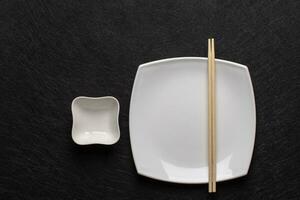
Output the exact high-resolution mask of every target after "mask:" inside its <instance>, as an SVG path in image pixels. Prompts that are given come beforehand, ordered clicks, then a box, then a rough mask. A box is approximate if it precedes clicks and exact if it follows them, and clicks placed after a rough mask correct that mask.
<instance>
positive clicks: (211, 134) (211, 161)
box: [208, 39, 216, 193]
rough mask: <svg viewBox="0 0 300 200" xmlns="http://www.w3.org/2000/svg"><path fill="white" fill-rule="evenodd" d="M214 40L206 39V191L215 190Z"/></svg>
mask: <svg viewBox="0 0 300 200" xmlns="http://www.w3.org/2000/svg"><path fill="white" fill-rule="evenodd" d="M215 81H216V65H215V42H214V39H208V192H210V193H211V192H216V98H215V93H216V91H215Z"/></svg>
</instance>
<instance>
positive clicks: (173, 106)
mask: <svg viewBox="0 0 300 200" xmlns="http://www.w3.org/2000/svg"><path fill="white" fill-rule="evenodd" d="M216 79H217V81H216V98H217V100H216V120H217V124H216V126H217V181H223V180H228V179H233V178H237V177H240V176H243V175H246V174H247V172H248V169H249V165H250V162H251V157H252V152H253V147H254V139H255V126H256V113H255V101H254V93H253V88H252V83H251V79H250V74H249V71H248V68H247V67H246V66H243V65H240V64H237V63H233V62H228V61H224V60H218V59H217V60H216ZM207 82H208V81H207V58H199V57H184V58H173V59H165V60H159V61H155V62H150V63H146V64H143V65H141V66H140V67H139V69H138V71H137V74H136V78H135V82H134V87H133V92H132V97H131V103H130V140H131V146H132V151H133V157H134V161H135V165H136V168H137V171H138V173H139V174H141V175H144V176H147V177H151V178H154V179H158V180H163V181H169V182H176V183H207V182H208V162H207V148H208V147H207V141H208V137H207V135H208V125H207V123H208V118H207V115H208V109H207V104H208V102H207V95H208V89H207V86H208V85H207Z"/></svg>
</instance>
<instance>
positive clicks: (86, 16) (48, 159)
mask: <svg viewBox="0 0 300 200" xmlns="http://www.w3.org/2000/svg"><path fill="white" fill-rule="evenodd" d="M299 13H300V3H299V1H296V0H290V1H283V0H281V1H280V0H277V1H270V0H265V1H259V0H252V1H246V0H243V1H231V0H229V1H221V0H220V1H216V0H207V1H199V0H190V1H177V0H173V1H172V0H159V1H157V0H153V1H133V0H117V1H95V0H89V1H78V0H76V1H75V0H72V1H71V0H68V1H66V0H56V1H54V0H53V1H46V0H39V1H35V0H31V1H21V0H20V1H17V0H1V1H0V47H1V48H0V67H1V68H0V69H1V75H0V92H1V97H0V100H1V101H0V116H1V120H0V133H1V137H0V198H1V199H30V200H32V199H84V200H85V199H155V200H159V199H180V200H188V199H227V200H229V199H230V200H231V199H300V190H299V188H300V182H299V177H300V173H299V171H300V170H299V167H300V166H299V164H300V153H299V152H300V148H299V147H300V145H299V93H298V95H297V93H296V92H297V91H296V89H297V87H298V89H299V67H300V66H299V64H300V63H299V55H300V54H299V52H300V51H299V50H300V48H299V35H300V32H299V30H300V29H299V17H300V16H299ZM210 36H214V37H215V38H216V45H217V52H216V54H217V57H218V58H222V59H226V60H230V61H234V62H238V63H242V64H245V65H247V66H248V67H249V70H250V73H251V76H252V81H253V85H254V90H255V96H256V106H257V136H256V142H255V150H254V156H253V160H252V164H251V167H250V171H249V174H248V175H247V176H245V177H243V178H240V179H236V180H232V181H228V182H223V183H220V184H218V193H217V194H216V195H213V196H212V195H208V193H207V185H180V184H170V183H164V182H159V181H154V180H151V179H148V178H145V177H141V176H138V175H137V173H136V170H135V167H134V163H133V159H132V154H131V149H130V140H129V130H128V112H129V101H130V95H131V88H132V84H133V81H134V76H135V72H136V70H137V67H138V65H139V64H141V63H145V62H148V61H153V60H158V59H163V58H170V57H180V56H206V55H207V52H206V51H207V38H208V37H210ZM79 95H87V96H104V95H114V96H116V97H117V98H118V99H119V100H120V103H121V113H120V127H121V134H122V135H121V140H120V141H119V142H118V143H117V144H116V145H114V146H111V147H104V146H99V145H98V146H97V145H96V146H87V147H80V146H77V145H75V144H74V143H73V142H72V140H71V137H70V134H71V132H70V131H71V126H72V116H71V112H70V103H71V101H72V99H73V98H74V97H76V96H79ZM183 151H184V150H183Z"/></svg>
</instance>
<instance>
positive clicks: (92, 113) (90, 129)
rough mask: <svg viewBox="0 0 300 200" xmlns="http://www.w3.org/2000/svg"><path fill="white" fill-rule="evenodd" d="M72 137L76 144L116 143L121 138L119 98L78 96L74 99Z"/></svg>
mask: <svg viewBox="0 0 300 200" xmlns="http://www.w3.org/2000/svg"><path fill="white" fill-rule="evenodd" d="M71 109H72V116H73V127H72V139H73V141H74V142H75V143H76V144H79V145H88V144H104V145H112V144H115V143H116V142H117V141H118V140H119V138H120V129H119V122H118V118H119V111H120V105H119V102H118V100H117V99H116V98H115V97H112V96H105V97H84V96H79V97H76V98H75V99H74V100H73V101H72V106H71Z"/></svg>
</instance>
